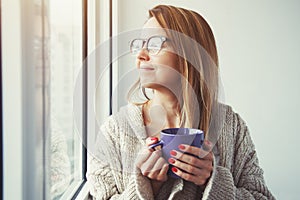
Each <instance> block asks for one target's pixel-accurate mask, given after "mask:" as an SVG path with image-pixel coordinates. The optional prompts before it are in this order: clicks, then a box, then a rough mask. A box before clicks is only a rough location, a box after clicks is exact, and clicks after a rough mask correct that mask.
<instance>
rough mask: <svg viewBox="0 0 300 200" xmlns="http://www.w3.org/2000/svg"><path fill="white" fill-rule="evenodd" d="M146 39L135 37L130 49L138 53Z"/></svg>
mask: <svg viewBox="0 0 300 200" xmlns="http://www.w3.org/2000/svg"><path fill="white" fill-rule="evenodd" d="M143 43H144V41H143V40H141V39H135V40H133V41H132V42H131V45H130V51H131V53H133V54H135V53H138V52H139V51H140V50H141V49H142V48H143Z"/></svg>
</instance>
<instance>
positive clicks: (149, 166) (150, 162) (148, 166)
mask: <svg viewBox="0 0 300 200" xmlns="http://www.w3.org/2000/svg"><path fill="white" fill-rule="evenodd" d="M160 157H161V153H160V151H155V152H152V153H151V155H150V156H149V158H148V159H147V160H146V161H145V162H144V163H143V164H142V165H141V168H140V169H141V171H142V174H143V175H144V176H148V175H149V173H150V172H151V171H153V167H154V165H155V163H156V162H157V160H158V159H159V158H160Z"/></svg>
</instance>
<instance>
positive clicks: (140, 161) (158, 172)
mask: <svg viewBox="0 0 300 200" xmlns="http://www.w3.org/2000/svg"><path fill="white" fill-rule="evenodd" d="M157 142H158V138H157V137H149V138H147V140H146V144H147V149H145V150H144V151H143V152H142V153H141V154H140V155H141V156H139V157H138V158H137V161H136V166H137V167H138V168H139V169H140V170H141V173H142V174H143V175H144V176H146V177H148V178H149V179H151V184H152V189H153V193H154V195H156V194H157V193H158V191H159V189H160V187H161V186H162V184H163V183H164V182H165V181H167V180H168V175H167V172H168V169H169V164H168V163H167V162H166V160H165V159H164V158H163V157H162V156H161V151H160V150H152V149H149V148H148V147H149V146H150V145H152V144H155V143H157Z"/></svg>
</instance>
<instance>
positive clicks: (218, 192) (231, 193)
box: [203, 114, 275, 199]
mask: <svg viewBox="0 0 300 200" xmlns="http://www.w3.org/2000/svg"><path fill="white" fill-rule="evenodd" d="M234 118H235V119H236V127H235V128H234V130H235V131H236V132H235V134H234V136H233V137H234V138H233V143H232V144H233V147H234V150H233V156H232V161H230V162H232V163H233V164H232V167H230V168H231V169H230V168H229V167H227V166H215V169H214V172H213V175H212V178H211V179H210V181H209V183H208V185H207V188H206V189H205V191H204V195H203V199H275V198H274V196H273V195H272V194H271V192H270V191H269V189H268V188H267V186H266V184H265V181H264V177H263V170H262V169H261V168H260V166H259V162H258V158H257V154H256V151H255V147H254V144H253V142H252V139H251V137H250V134H249V131H248V128H247V126H246V125H245V123H244V121H243V120H242V119H241V118H240V117H239V116H238V115H237V114H236V115H235V117H234ZM233 132H234V131H233ZM227 162H228V161H227Z"/></svg>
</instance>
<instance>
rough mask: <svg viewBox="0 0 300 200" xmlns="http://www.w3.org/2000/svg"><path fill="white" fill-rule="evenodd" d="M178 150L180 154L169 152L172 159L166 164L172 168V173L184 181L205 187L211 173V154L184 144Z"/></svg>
mask: <svg viewBox="0 0 300 200" xmlns="http://www.w3.org/2000/svg"><path fill="white" fill-rule="evenodd" d="M205 142H206V144H209V145H211V143H210V142H207V141H205ZM206 146H207V145H206ZM179 149H180V150H181V152H179V151H176V150H172V151H171V152H170V155H171V156H172V157H171V158H170V159H169V160H168V162H169V163H170V164H172V165H173V166H174V167H173V168H172V171H173V172H174V173H175V174H176V175H178V176H180V177H181V178H183V179H184V180H186V181H190V182H193V183H194V184H196V185H198V186H202V187H205V186H206V184H207V182H208V180H209V178H210V176H211V174H212V171H213V153H212V152H211V151H204V150H203V149H201V148H198V147H194V146H190V145H186V144H181V145H179ZM209 149H211V148H209ZM187 153H188V154H187ZM189 154H190V155H189Z"/></svg>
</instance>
